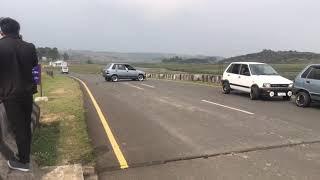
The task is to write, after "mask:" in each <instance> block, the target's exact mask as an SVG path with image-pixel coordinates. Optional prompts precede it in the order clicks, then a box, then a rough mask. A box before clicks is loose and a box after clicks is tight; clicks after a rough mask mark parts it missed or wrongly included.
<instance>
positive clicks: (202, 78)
mask: <svg viewBox="0 0 320 180" xmlns="http://www.w3.org/2000/svg"><path fill="white" fill-rule="evenodd" d="M146 77H147V78H149V79H150V78H151V79H168V80H175V81H194V82H206V83H216V84H219V83H220V82H221V79H222V76H220V75H212V74H169V73H168V74H167V73H165V74H163V73H162V74H157V73H147V74H146Z"/></svg>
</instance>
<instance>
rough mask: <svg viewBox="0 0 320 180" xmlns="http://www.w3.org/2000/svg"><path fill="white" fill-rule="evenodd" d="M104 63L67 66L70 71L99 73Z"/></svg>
mask: <svg viewBox="0 0 320 180" xmlns="http://www.w3.org/2000/svg"><path fill="white" fill-rule="evenodd" d="M104 67H105V65H99V64H72V65H70V66H69V71H70V72H75V73H79V74H99V73H100V72H101V70H102V68H104Z"/></svg>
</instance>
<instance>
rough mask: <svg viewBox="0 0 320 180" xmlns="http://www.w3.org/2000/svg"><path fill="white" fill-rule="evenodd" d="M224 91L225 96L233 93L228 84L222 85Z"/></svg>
mask: <svg viewBox="0 0 320 180" xmlns="http://www.w3.org/2000/svg"><path fill="white" fill-rule="evenodd" d="M222 91H223V93H224V94H229V93H230V92H231V88H230V84H229V83H228V82H224V83H223V84H222Z"/></svg>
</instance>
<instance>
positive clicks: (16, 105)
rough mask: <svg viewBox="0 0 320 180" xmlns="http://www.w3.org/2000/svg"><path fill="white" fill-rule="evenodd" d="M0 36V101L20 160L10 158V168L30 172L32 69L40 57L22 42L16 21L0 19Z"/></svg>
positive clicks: (31, 46)
mask: <svg viewBox="0 0 320 180" xmlns="http://www.w3.org/2000/svg"><path fill="white" fill-rule="evenodd" d="M0 34H1V36H2V38H1V39H0V100H1V101H2V102H3V103H4V107H5V110H6V113H7V118H8V121H9V123H10V127H11V128H12V130H13V133H14V136H15V140H16V144H17V147H18V154H17V157H11V158H10V159H9V160H8V166H9V167H10V168H11V169H15V170H20V171H24V172H27V171H29V170H30V152H31V113H32V106H33V92H34V80H33V76H32V69H33V68H34V67H35V66H36V65H37V64H38V57H37V52H36V48H35V46H34V45H33V44H31V43H27V42H25V41H23V40H22V38H21V36H20V24H19V23H18V22H17V21H16V20H14V19H12V18H2V19H0Z"/></svg>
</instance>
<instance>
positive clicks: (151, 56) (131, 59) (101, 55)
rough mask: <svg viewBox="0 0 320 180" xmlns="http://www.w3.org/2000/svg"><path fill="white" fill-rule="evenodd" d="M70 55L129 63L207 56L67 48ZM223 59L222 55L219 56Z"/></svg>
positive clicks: (79, 59)
mask: <svg viewBox="0 0 320 180" xmlns="http://www.w3.org/2000/svg"><path fill="white" fill-rule="evenodd" d="M62 52H66V53H67V54H68V55H69V56H70V61H77V62H81V63H85V62H88V61H90V62H93V63H100V64H105V63H109V62H128V63H159V62H161V61H162V60H163V59H166V58H171V57H175V56H179V57H182V58H184V59H190V58H197V59H204V58H205V57H206V56H201V55H184V54H173V53H120V52H102V51H87V50H66V51H62ZM217 58H218V59H219V60H221V57H217Z"/></svg>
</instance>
